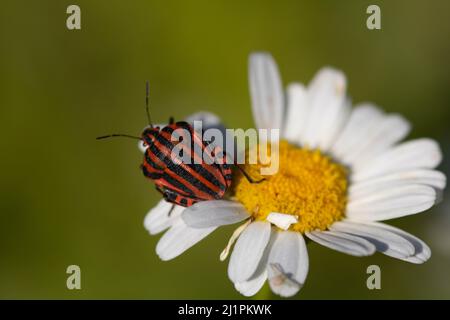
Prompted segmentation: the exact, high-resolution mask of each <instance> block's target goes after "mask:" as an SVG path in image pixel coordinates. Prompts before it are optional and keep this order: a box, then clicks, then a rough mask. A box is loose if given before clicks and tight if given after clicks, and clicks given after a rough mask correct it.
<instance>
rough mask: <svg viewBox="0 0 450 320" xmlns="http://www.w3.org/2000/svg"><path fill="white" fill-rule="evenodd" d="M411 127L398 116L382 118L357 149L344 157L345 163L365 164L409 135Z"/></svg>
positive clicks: (392, 115)
mask: <svg viewBox="0 0 450 320" xmlns="http://www.w3.org/2000/svg"><path fill="white" fill-rule="evenodd" d="M410 129H411V125H410V124H409V122H408V121H407V120H406V119H405V118H403V117H402V116H400V115H397V114H391V115H387V116H384V117H383V119H382V120H381V122H380V123H379V124H378V125H377V126H375V127H372V130H371V131H370V132H369V133H368V135H367V136H366V137H365V141H364V143H363V144H361V145H360V147H359V148H353V149H352V150H351V151H350V152H349V153H347V154H346V155H345V157H344V162H346V163H352V164H353V163H365V162H367V161H370V160H371V159H372V158H373V157H374V156H377V155H378V154H380V153H382V152H383V151H385V150H387V149H388V148H390V147H392V146H393V145H394V144H396V143H397V142H399V141H401V140H402V139H403V138H405V137H406V135H407V134H408V133H409V131H410Z"/></svg>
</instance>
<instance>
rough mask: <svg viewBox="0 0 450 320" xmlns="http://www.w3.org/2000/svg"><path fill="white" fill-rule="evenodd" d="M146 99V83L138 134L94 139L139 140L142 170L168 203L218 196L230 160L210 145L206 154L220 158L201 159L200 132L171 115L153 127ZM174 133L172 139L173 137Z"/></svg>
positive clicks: (223, 189)
mask: <svg viewBox="0 0 450 320" xmlns="http://www.w3.org/2000/svg"><path fill="white" fill-rule="evenodd" d="M148 101H149V85H148V82H147V83H146V98H145V105H146V112H147V119H148V123H149V126H148V127H146V128H145V129H144V131H143V132H142V134H141V136H140V137H137V136H132V135H128V134H110V135H106V136H101V137H98V138H97V139H98V140H100V139H105V138H111V137H126V138H133V139H138V140H141V141H142V144H143V145H144V147H145V152H144V160H143V163H142V165H141V169H142V172H143V174H144V176H146V177H147V178H149V179H151V180H152V181H153V182H154V183H155V186H156V190H158V191H159V192H160V193H161V194H162V195H163V197H164V199H165V200H166V201H168V202H171V203H174V204H177V205H180V206H184V207H189V206H191V205H193V204H194V203H196V202H199V201H205V200H218V199H222V198H223V197H224V195H225V193H226V191H227V189H228V188H229V187H230V185H231V182H232V168H231V164H233V163H232V161H231V164H230V163H227V160H226V159H227V157H226V154H225V152H224V151H222V149H220V147H219V146H214V150H213V152H210V153H208V154H209V156H210V157H211V156H212V157H218V158H219V159H221V161H219V162H218V161H214V159H209V161H203V160H204V157H205V155H204V151H205V150H206V149H207V148H208V146H209V144H208V143H207V142H205V141H203V140H202V138H201V136H202V135H201V134H200V133H199V132H197V131H195V130H194V128H193V127H192V126H191V125H190V124H189V123H188V122H185V121H178V122H174V120H173V119H172V118H171V119H170V120H169V124H168V125H166V126H164V127H162V128H161V127H159V126H154V125H153V124H152V121H151V117H150V112H149V104H148ZM174 136H175V137H176V139H173V138H174ZM186 142H188V143H186ZM180 143H182V145H181V148H179V147H180V146H179V144H180ZM177 146H178V149H180V151H181V154H183V153H184V154H188V155H189V156H188V160H189V161H183V160H185V158H184V157H179V156H180V153H178V152H175V153H174V150H175V148H176V147H177ZM181 158H183V159H181ZM228 162H230V161H228ZM236 167H237V168H239V170H240V171H241V172H242V174H243V175H244V176H245V177H246V178H247V179H248V180H249V181H250V182H252V183H259V182H261V181H263V180H264V179H261V180H258V181H255V180H253V179H252V178H251V177H250V176H249V175H248V174H247V173H246V172H245V171H244V170H243V169H242V168H241V167H240V166H239V165H236Z"/></svg>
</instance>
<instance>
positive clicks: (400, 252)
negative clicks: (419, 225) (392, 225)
mask: <svg viewBox="0 0 450 320" xmlns="http://www.w3.org/2000/svg"><path fill="white" fill-rule="evenodd" d="M330 230H333V231H338V232H344V233H348V234H353V235H355V236H359V237H362V238H364V239H366V240H367V241H369V242H371V243H372V244H373V245H374V246H375V247H376V248H377V251H379V252H381V253H384V254H385V255H388V256H391V257H394V258H399V259H404V258H407V257H410V256H412V255H413V254H414V252H415V249H414V246H413V245H412V244H411V243H410V242H409V241H408V240H406V239H405V238H403V237H401V236H399V235H397V234H395V233H393V232H391V231H388V230H386V229H384V228H380V227H378V226H376V225H370V224H363V223H357V222H351V221H337V222H335V223H334V224H333V225H332V226H331V227H330Z"/></svg>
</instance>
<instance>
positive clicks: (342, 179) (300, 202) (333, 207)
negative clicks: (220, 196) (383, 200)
mask: <svg viewBox="0 0 450 320" xmlns="http://www.w3.org/2000/svg"><path fill="white" fill-rule="evenodd" d="M268 149H269V150H270V148H268ZM241 167H242V169H244V170H245V171H246V172H247V173H248V174H249V175H250V176H251V177H253V178H254V179H256V180H257V179H260V178H261V172H260V169H261V167H262V165H261V164H245V165H241ZM264 178H265V180H264V181H263V182H261V183H250V182H249V181H248V180H247V179H246V178H245V177H244V176H243V175H242V174H241V173H237V174H236V176H235V178H234V181H233V189H232V193H233V196H234V197H235V199H236V200H237V201H239V202H241V203H242V204H243V205H244V206H245V207H246V209H247V210H248V211H249V212H250V213H251V215H252V216H253V218H254V219H255V220H265V219H266V218H267V216H268V215H269V214H270V213H272V212H278V213H285V214H290V215H294V216H295V217H296V218H297V221H298V222H296V223H294V224H292V225H291V226H290V228H289V229H290V230H294V231H298V232H302V233H304V232H307V231H312V230H326V229H327V228H328V227H329V226H330V225H331V224H332V223H333V222H335V221H337V220H340V219H342V218H343V217H344V214H345V206H346V202H347V172H346V169H345V167H344V166H342V165H340V164H338V163H336V162H334V161H333V160H332V159H331V158H330V157H328V156H326V155H325V154H323V153H322V152H320V150H309V149H307V148H299V147H297V146H294V145H292V144H289V143H288V142H286V141H281V142H280V144H279V169H278V172H277V173H275V174H274V175H267V176H264Z"/></svg>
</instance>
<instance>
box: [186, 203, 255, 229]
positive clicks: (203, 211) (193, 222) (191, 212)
mask: <svg viewBox="0 0 450 320" xmlns="http://www.w3.org/2000/svg"><path fill="white" fill-rule="evenodd" d="M181 217H182V218H183V220H184V222H185V223H186V225H188V226H189V227H191V228H208V227H218V226H223V225H228V224H233V223H237V222H239V221H242V220H244V219H247V218H248V217H249V214H248V213H247V210H246V209H245V207H244V206H243V205H242V204H240V203H239V202H235V201H226V200H209V201H201V202H197V203H196V204H194V205H192V206H190V207H188V208H186V209H185V210H184V211H183V214H182V215H181Z"/></svg>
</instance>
